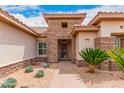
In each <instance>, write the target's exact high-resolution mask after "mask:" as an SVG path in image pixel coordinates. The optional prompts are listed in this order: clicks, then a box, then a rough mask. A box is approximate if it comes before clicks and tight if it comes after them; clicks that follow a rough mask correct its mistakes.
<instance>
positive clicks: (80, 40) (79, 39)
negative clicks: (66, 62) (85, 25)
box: [76, 32, 97, 60]
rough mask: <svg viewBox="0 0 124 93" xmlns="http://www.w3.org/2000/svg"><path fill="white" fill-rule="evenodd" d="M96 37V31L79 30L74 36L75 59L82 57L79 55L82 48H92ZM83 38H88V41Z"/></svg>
mask: <svg viewBox="0 0 124 93" xmlns="http://www.w3.org/2000/svg"><path fill="white" fill-rule="evenodd" d="M96 37H97V33H96V32H80V33H78V35H77V36H76V59H77V60H81V59H82V58H81V57H80V55H79V52H80V51H81V50H82V49H84V48H94V47H95V38H96ZM85 39H89V42H86V40H85Z"/></svg>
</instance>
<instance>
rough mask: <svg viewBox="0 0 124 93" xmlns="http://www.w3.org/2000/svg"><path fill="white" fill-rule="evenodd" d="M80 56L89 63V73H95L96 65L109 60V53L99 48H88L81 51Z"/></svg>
mask: <svg viewBox="0 0 124 93" xmlns="http://www.w3.org/2000/svg"><path fill="white" fill-rule="evenodd" d="M79 54H80V56H81V57H82V58H83V59H84V60H85V62H87V63H88V65H89V70H88V72H89V73H95V68H96V65H98V64H100V63H101V62H103V61H104V60H106V59H108V58H109V56H108V55H107V53H106V52H105V51H103V50H101V49H99V48H95V49H93V48H86V49H83V50H81V52H80V53H79Z"/></svg>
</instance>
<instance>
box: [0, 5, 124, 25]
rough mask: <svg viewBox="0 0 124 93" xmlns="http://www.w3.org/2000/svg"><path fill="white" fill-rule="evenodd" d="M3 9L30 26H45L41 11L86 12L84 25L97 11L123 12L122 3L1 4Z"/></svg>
mask: <svg viewBox="0 0 124 93" xmlns="http://www.w3.org/2000/svg"><path fill="white" fill-rule="evenodd" d="M0 8H2V9H3V10H5V11H7V12H8V13H9V14H11V15H13V16H14V17H15V18H18V19H19V20H20V21H22V22H23V23H25V24H26V25H27V26H30V27H47V23H46V22H45V20H44V18H43V16H42V13H87V15H86V18H85V20H84V21H83V23H82V24H83V25H86V24H87V23H88V22H89V21H90V20H91V19H92V18H93V17H94V16H95V15H96V14H97V12H99V11H103V12H124V6H122V5H109V6H108V5H4V6H3V5H2V6H0Z"/></svg>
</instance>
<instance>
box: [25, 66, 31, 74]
mask: <svg viewBox="0 0 124 93" xmlns="http://www.w3.org/2000/svg"><path fill="white" fill-rule="evenodd" d="M25 72H26V73H30V72H33V67H32V65H29V66H27V67H26V69H25Z"/></svg>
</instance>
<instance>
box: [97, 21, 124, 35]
mask: <svg viewBox="0 0 124 93" xmlns="http://www.w3.org/2000/svg"><path fill="white" fill-rule="evenodd" d="M120 26H124V21H102V22H101V28H100V32H99V37H110V36H111V33H112V32H124V29H120Z"/></svg>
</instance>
